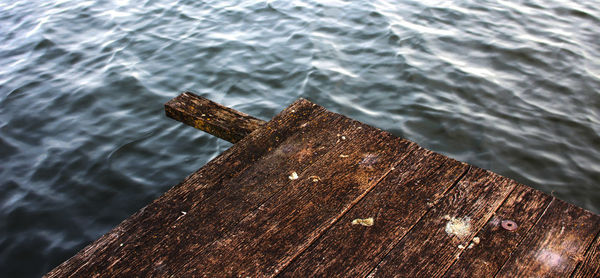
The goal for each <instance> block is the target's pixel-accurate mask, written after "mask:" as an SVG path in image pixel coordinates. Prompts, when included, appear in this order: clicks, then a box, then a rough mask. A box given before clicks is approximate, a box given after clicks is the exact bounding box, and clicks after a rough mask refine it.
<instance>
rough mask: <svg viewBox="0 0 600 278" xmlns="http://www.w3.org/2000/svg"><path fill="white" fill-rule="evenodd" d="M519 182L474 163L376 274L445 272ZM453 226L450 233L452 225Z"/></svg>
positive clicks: (418, 274)
mask: <svg viewBox="0 0 600 278" xmlns="http://www.w3.org/2000/svg"><path fill="white" fill-rule="evenodd" d="M515 186H516V183H515V182H514V181H512V180H509V179H507V178H504V177H501V176H498V175H496V174H494V173H492V172H489V171H485V170H482V169H479V168H475V167H472V168H470V169H469V172H468V173H467V174H466V175H465V176H464V177H463V178H462V179H461V180H460V181H459V183H458V184H457V186H456V187H454V188H452V190H451V191H450V192H448V193H447V194H446V195H445V196H444V198H442V200H440V202H439V203H438V204H436V205H435V207H434V208H432V209H431V210H430V211H429V212H428V213H427V214H426V215H425V216H424V217H423V218H422V219H421V220H420V221H419V222H418V223H417V224H416V225H415V226H414V227H413V228H412V229H411V230H410V231H409V232H408V233H407V234H406V235H405V236H404V238H402V240H401V241H400V242H399V243H398V244H397V245H396V246H395V247H394V249H392V251H390V252H389V254H388V255H387V256H386V257H385V258H384V259H383V261H382V262H381V264H379V265H378V266H377V267H376V268H375V269H374V270H373V271H372V272H371V273H370V274H369V276H372V277H438V276H441V275H443V274H444V273H445V272H446V270H447V269H448V268H449V267H450V266H451V265H452V263H453V262H454V261H455V260H456V259H457V258H458V257H459V255H460V253H461V252H462V251H463V250H464V249H461V246H467V245H468V243H469V242H470V241H471V239H472V238H473V236H474V235H475V234H476V233H477V231H479V230H480V229H481V228H482V227H483V226H484V225H485V223H487V222H488V220H489V219H490V217H491V216H492V214H493V213H494V211H496V209H497V208H498V207H499V206H500V205H501V204H502V202H503V201H504V200H505V199H506V198H507V197H508V195H509V194H510V192H511V191H512V190H513V189H514V187H515ZM451 223H454V225H451V227H452V228H453V229H452V230H451V231H456V232H452V233H449V232H448V225H449V224H451Z"/></svg>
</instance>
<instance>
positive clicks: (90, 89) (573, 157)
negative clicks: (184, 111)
mask: <svg viewBox="0 0 600 278" xmlns="http://www.w3.org/2000/svg"><path fill="white" fill-rule="evenodd" d="M577 2H578V3H574V2H557V1H533V0H525V1H499V0H489V1H383V0H376V1H341V0H340V1H268V2H262V1H211V2H202V1H166V0H156V1H151V0H148V1H126V0H113V1H75V0H63V1H42V2H40V1H23V0H4V1H2V2H0V39H1V40H2V43H1V44H0V157H1V158H2V163H1V164H0V276H2V277H35V276H40V275H42V274H44V273H46V272H47V271H49V270H50V269H52V268H53V267H54V266H56V265H58V264H59V263H60V262H62V261H64V260H65V259H67V258H69V257H70V256H72V255H74V254H75V253H76V252H77V251H78V250H80V249H81V248H83V247H84V246H85V245H87V244H89V243H90V242H91V241H93V240H94V239H96V238H98V237H99V236H101V235H102V234H104V233H105V232H107V231H109V230H110V229H111V228H112V227H114V226H115V225H117V224H118V223H119V222H120V221H122V220H123V219H125V218H127V217H128V216H129V215H131V214H132V213H134V212H135V211H137V210H138V209H139V208H141V207H142V206H144V205H145V204H147V203H149V202H150V201H152V200H153V199H155V198H156V197H158V196H159V195H160V194H162V193H163V192H165V191H166V190H168V189H169V188H170V187H171V186H172V185H174V184H176V183H178V182H179V181H180V180H182V179H183V178H184V177H185V176H187V175H188V174H190V173H191V172H193V171H195V170H196V169H198V168H199V167H201V166H202V165H204V164H205V163H206V162H207V161H209V160H210V159H211V158H213V157H215V156H216V155H217V154H219V153H221V152H222V151H223V150H225V149H226V148H228V147H229V146H230V145H229V144H228V143H226V142H224V141H222V140H220V139H216V138H214V137H212V136H210V135H207V134H204V133H202V132H199V131H196V130H194V129H192V128H189V127H187V126H184V125H182V124H178V123H176V122H174V121H172V120H169V119H167V118H166V117H165V116H164V112H163V103H164V102H166V101H167V100H169V99H170V98H172V97H174V96H176V95H177V94H178V93H179V92H181V91H183V90H192V91H194V92H196V93H198V94H201V95H203V96H205V97H208V98H210V99H212V100H215V101H217V102H220V103H222V104H225V105H227V106H230V107H233V108H235V109H238V110H241V111H244V112H246V113H249V114H252V115H255V116H258V117H261V118H263V119H270V118H271V117H273V116H274V115H275V114H276V113H277V112H279V111H280V110H281V109H283V108H284V107H285V106H286V105H288V104H289V103H291V102H293V101H294V100H295V99H297V98H298V97H304V98H308V99H310V100H312V101H314V102H316V103H318V104H320V105H323V106H325V107H326V108H328V109H330V110H332V111H335V112H339V113H343V114H345V115H348V116H350V117H352V118H355V119H357V120H360V121H362V122H365V123H367V124H371V125H374V126H376V127H379V128H382V129H384V130H387V131H390V132H392V133H393V134H395V135H397V136H402V137H405V138H408V139H410V140H413V141H415V142H417V143H419V144H420V145H422V146H424V147H426V148H429V149H432V150H435V151H437V152H440V153H443V154H446V155H448V156H450V157H453V158H456V159H458V160H462V161H465V162H468V163H471V164H474V165H476V166H479V167H483V168H486V169H490V170H493V171H495V172H498V173H500V174H502V175H505V176H508V177H510V178H513V179H515V180H517V181H519V182H522V183H525V184H528V185H530V186H533V187H535V188H537V189H539V190H542V191H544V192H547V193H551V194H553V195H554V196H556V197H559V198H561V199H564V200H566V201H569V202H571V203H574V204H576V205H579V206H582V207H584V208H586V209H589V210H591V211H594V212H600V183H599V182H598V181H600V161H599V158H600V44H598V42H599V41H600V10H599V9H598V7H599V6H598V3H597V2H596V3H594V2H593V1H577Z"/></svg>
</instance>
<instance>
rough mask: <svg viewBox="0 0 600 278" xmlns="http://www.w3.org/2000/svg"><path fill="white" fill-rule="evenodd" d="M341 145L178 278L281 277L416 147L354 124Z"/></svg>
mask: <svg viewBox="0 0 600 278" xmlns="http://www.w3.org/2000/svg"><path fill="white" fill-rule="evenodd" d="M352 122H353V123H352V124H350V123H349V124H347V126H348V130H347V132H345V133H343V134H342V136H340V138H341V139H342V140H341V142H340V144H338V145H336V146H334V147H333V148H332V150H331V151H330V152H328V153H327V154H326V155H324V156H323V157H322V158H320V159H319V161H316V162H315V163H314V164H313V165H311V167H309V168H307V169H306V170H305V171H303V172H301V173H298V179H297V180H294V181H292V183H291V184H290V186H287V187H285V188H284V189H283V190H282V191H281V193H279V194H277V195H275V196H274V197H273V198H271V199H270V200H268V201H267V202H265V203H264V204H263V205H261V206H260V208H259V209H258V210H256V211H254V212H253V213H252V214H251V215H249V216H248V217H246V218H244V219H243V220H242V221H241V222H240V223H239V224H238V225H237V226H236V227H235V229H234V230H232V231H231V232H229V233H228V234H227V235H226V236H224V237H223V238H221V239H219V240H218V241H216V242H214V243H213V244H212V245H210V246H208V247H207V248H206V249H205V250H202V252H200V253H197V254H196V256H195V258H196V259H195V260H194V261H190V262H189V263H188V264H187V265H184V266H183V267H181V268H180V269H181V271H180V272H178V273H177V274H176V275H177V276H181V277H189V276H193V275H194V274H202V275H205V276H208V277H211V276H226V277H233V276H238V277H240V276H241V277H247V276H250V277H261V276H271V275H275V274H277V273H278V272H279V271H280V270H281V269H283V268H284V267H285V266H286V265H287V264H288V263H289V262H290V261H291V259H293V258H294V257H296V256H297V254H300V253H301V252H302V251H304V249H306V248H307V247H308V246H309V245H310V244H311V243H312V242H313V241H314V240H315V239H317V238H318V237H319V236H320V235H321V234H322V233H323V232H324V231H325V230H327V229H328V228H329V227H330V226H331V225H332V224H333V223H335V222H336V221H337V219H339V218H340V217H341V216H343V214H344V213H345V212H346V211H348V210H349V209H350V208H351V207H352V206H353V205H355V204H356V203H357V202H358V201H359V200H360V199H361V198H363V197H364V196H365V195H366V194H367V193H368V192H369V191H370V190H371V189H372V188H373V186H374V185H375V184H377V183H378V182H379V181H380V180H381V179H382V178H383V177H384V176H385V175H386V174H387V173H389V171H390V170H391V168H392V167H393V166H394V165H396V164H397V163H398V161H399V160H401V159H402V158H403V157H405V156H407V155H408V154H409V153H410V151H412V150H413V149H414V148H416V145H415V144H414V143H409V142H408V141H406V140H401V139H398V138H395V137H394V136H393V135H391V134H389V133H385V132H382V131H381V130H377V129H374V128H371V127H368V126H366V125H363V124H359V123H356V122H354V121H352Z"/></svg>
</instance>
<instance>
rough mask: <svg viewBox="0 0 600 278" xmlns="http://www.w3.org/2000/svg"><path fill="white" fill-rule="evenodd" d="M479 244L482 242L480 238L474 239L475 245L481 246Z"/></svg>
mask: <svg viewBox="0 0 600 278" xmlns="http://www.w3.org/2000/svg"><path fill="white" fill-rule="evenodd" d="M479 242H481V239H479V237H474V238H473V243H475V244H479Z"/></svg>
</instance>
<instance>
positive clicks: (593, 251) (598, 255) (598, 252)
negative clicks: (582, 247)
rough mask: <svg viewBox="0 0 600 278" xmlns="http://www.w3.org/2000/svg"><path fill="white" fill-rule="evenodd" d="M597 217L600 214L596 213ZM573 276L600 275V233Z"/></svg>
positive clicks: (592, 276)
mask: <svg viewBox="0 0 600 278" xmlns="http://www.w3.org/2000/svg"><path fill="white" fill-rule="evenodd" d="M595 217H596V218H598V217H600V216H598V215H596V216H595ZM572 277H574V278H582V277H589V278H595V277H600V233H598V234H597V235H596V239H595V240H594V242H593V243H592V245H591V246H590V247H589V248H588V251H587V252H586V254H585V261H583V263H582V264H581V265H579V266H578V267H577V269H576V270H575V272H574V273H573V275H572Z"/></svg>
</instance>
